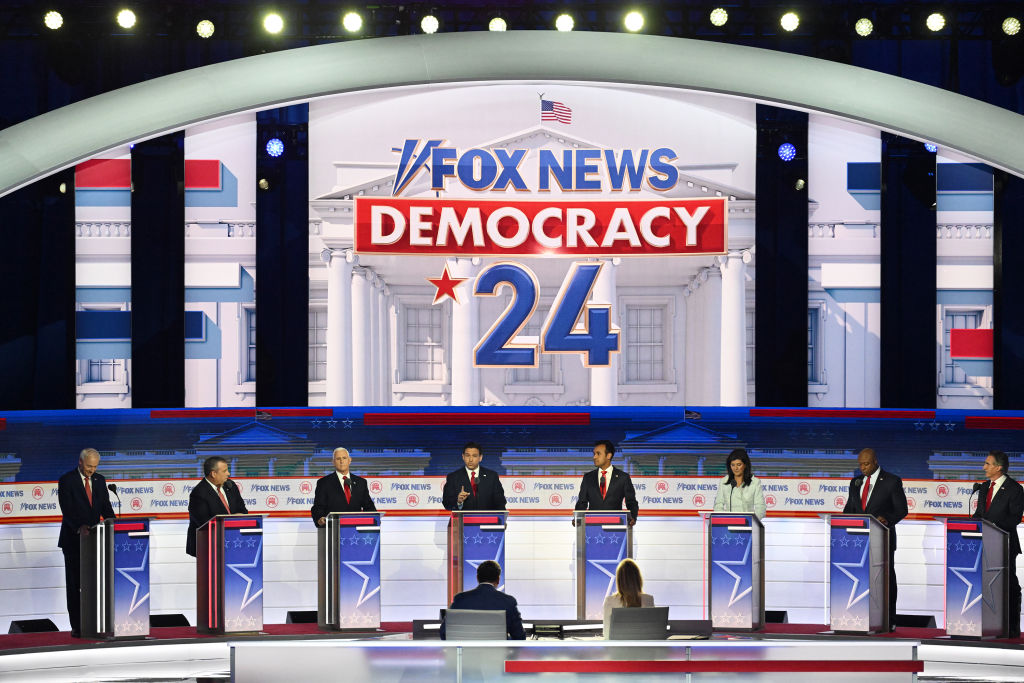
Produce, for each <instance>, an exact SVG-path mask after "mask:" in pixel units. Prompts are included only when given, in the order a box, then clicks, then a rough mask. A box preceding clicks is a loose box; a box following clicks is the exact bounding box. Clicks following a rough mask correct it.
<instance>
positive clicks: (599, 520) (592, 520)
mask: <svg viewBox="0 0 1024 683" xmlns="http://www.w3.org/2000/svg"><path fill="white" fill-rule="evenodd" d="M583 519H584V520H585V521H586V523H587V524H624V523H625V522H624V521H623V519H622V518H621V517H584V518H583Z"/></svg>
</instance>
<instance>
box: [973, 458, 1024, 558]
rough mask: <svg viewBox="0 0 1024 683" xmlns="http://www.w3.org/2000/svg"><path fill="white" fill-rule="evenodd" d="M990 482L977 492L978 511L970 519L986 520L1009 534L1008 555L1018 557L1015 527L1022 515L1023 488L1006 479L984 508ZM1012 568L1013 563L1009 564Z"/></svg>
mask: <svg viewBox="0 0 1024 683" xmlns="http://www.w3.org/2000/svg"><path fill="white" fill-rule="evenodd" d="M991 486H992V482H991V481H986V482H985V483H984V484H982V485H981V490H980V491H978V509H977V510H975V511H974V514H973V515H972V517H977V518H980V519H987V520H988V521H990V522H992V523H993V524H995V525H996V526H997V527H999V528H1000V529H1002V530H1003V531H1005V532H1007V533H1008V534H1010V555H1012V556H1014V557H1016V556H1017V555H1020V538H1019V537H1018V536H1017V525H1018V524H1020V518H1021V515H1022V514H1024V487H1021V485H1020V483H1018V482H1017V480H1016V479H1011V478H1010V477H1006V479H1005V480H1003V485H1002V486H1000V487H999V490H998V491H996V492H995V494H994V495H993V496H992V505H991V506H986V505H985V502H986V501H987V500H988V490H989V488H990V487H991ZM1010 566H1011V567H1012V566H1013V563H1012V562H1011V563H1010Z"/></svg>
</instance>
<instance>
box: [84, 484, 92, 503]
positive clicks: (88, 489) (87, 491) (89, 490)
mask: <svg viewBox="0 0 1024 683" xmlns="http://www.w3.org/2000/svg"><path fill="white" fill-rule="evenodd" d="M85 497H86V498H88V499H89V507H92V480H91V479H89V477H86V478H85Z"/></svg>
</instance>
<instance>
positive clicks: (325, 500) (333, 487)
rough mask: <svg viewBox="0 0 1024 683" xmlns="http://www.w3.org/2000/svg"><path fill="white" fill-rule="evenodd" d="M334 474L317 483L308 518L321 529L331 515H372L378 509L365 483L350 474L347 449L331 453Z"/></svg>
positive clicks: (321, 478)
mask: <svg viewBox="0 0 1024 683" xmlns="http://www.w3.org/2000/svg"><path fill="white" fill-rule="evenodd" d="M333 459H334V471H333V472H331V473H330V474H328V475H327V476H326V477H320V479H318V480H317V482H316V493H315V494H314V496H313V507H312V508H310V511H309V512H310V514H311V515H312V516H313V523H314V524H316V525H317V526H323V525H324V524H325V523H326V522H327V514H328V513H330V512H375V511H376V510H377V506H375V505H374V504H373V498H370V487H369V486H368V485H367V484H366V480H365V479H363V478H362V477H357V476H356V475H354V474H352V473H351V472H350V471H349V467H350V466H351V464H352V456H351V455H349V452H348V449H347V448H342V447H341V446H339V447H337V448H335V449H334V454H333Z"/></svg>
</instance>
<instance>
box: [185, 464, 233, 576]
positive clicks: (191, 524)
mask: <svg viewBox="0 0 1024 683" xmlns="http://www.w3.org/2000/svg"><path fill="white" fill-rule="evenodd" d="M222 490H223V491H224V497H225V498H227V499H228V505H229V506H231V514H233V515H239V514H242V515H244V514H247V513H248V512H249V510H248V508H246V507H245V501H244V500H242V494H241V492H239V490H238V486H237V485H236V484H235V482H233V481H231V480H230V479H228V483H227V484H225V486H224V487H223V488H222ZM226 514H228V511H227V510H225V509H224V503H222V502H220V497H219V496H218V495H217V491H216V490H214V488H213V487H212V486H211V485H210V482H209V481H207V480H206V478H205V477H204V478H203V479H200V480H199V483H198V484H196V486H195V488H193V489H192V493H190V494H189V496H188V537H187V538H186V540H185V552H186V553H188V554H189V555H191V556H192V557H195V556H196V530H197V529H199V527H201V526H202V525H204V524H206V523H207V522H209V521H210V520H211V519H212V518H214V517H216V516H217V515H226Z"/></svg>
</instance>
